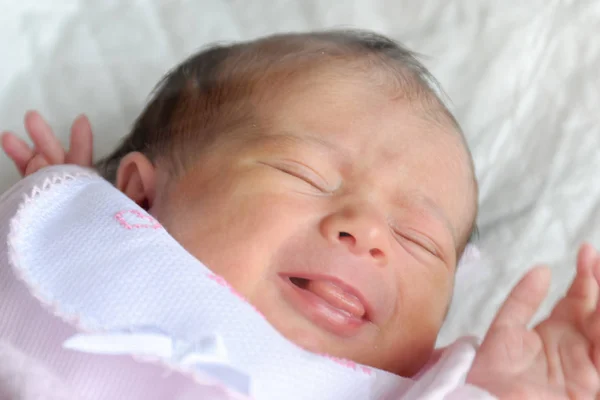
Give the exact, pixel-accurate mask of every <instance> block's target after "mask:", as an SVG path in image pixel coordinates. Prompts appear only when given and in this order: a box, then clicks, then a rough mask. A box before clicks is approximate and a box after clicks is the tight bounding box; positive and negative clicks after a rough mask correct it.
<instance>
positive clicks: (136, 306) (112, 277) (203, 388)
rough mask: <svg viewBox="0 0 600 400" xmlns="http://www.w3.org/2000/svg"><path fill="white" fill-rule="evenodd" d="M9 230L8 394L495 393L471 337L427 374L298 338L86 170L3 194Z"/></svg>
mask: <svg viewBox="0 0 600 400" xmlns="http://www.w3.org/2000/svg"><path fill="white" fill-rule="evenodd" d="M199 223H201V221H199ZM0 240H1V241H0V398H2V399H4V398H7V399H13V398H14V399H17V398H18V399H34V398H35V399H37V398H44V399H89V400H101V399H107V400H109V399H110V400H121V399H123V400H125V399H126V400H135V399H140V400H141V399H144V400H159V399H176V400H184V399H185V400H187V399H215V400H219V399H231V400H233V399H257V400H263V399H264V400H269V399H286V400H303V399H317V400H318V399H323V400H328V399H336V400H337V399H348V400H352V399H357V400H370V399H373V400H375V399H386V400H396V399H465V400H468V399H491V398H492V397H491V396H490V395H489V394H487V393H486V392H485V391H483V390H480V389H478V388H476V387H473V386H470V385H466V384H465V383H464V381H465V376H466V374H467V371H468V370H469V368H470V365H471V362H472V360H473V357H474V354H475V351H476V347H477V343H476V341H475V340H474V339H472V338H463V339H460V340H458V341H457V342H455V343H454V344H453V345H451V346H449V347H448V348H446V349H445V350H444V351H442V352H440V354H439V357H437V359H436V361H435V362H432V363H431V365H429V366H428V367H427V368H426V369H425V370H424V371H422V372H421V373H420V374H419V375H418V377H417V378H414V379H408V378H402V377H399V376H396V375H393V374H390V373H387V372H385V371H381V370H377V369H374V368H371V367H367V366H364V365H359V364H356V363H354V362H352V361H348V360H341V359H335V358H333V357H328V356H325V355H317V354H313V353H310V352H307V351H305V350H303V349H301V348H299V347H298V346H296V345H295V344H293V343H291V342H290V341H288V340H287V339H285V338H284V337H283V336H281V335H280V334H279V333H278V332H277V331H276V330H275V329H274V328H273V327H271V325H269V324H268V323H267V321H266V320H265V319H264V318H263V317H262V316H261V315H260V313H258V312H257V311H256V310H255V309H254V308H253V307H252V306H251V305H250V304H248V303H247V302H246V301H245V300H244V299H243V298H241V297H240V296H238V295H237V294H236V293H235V292H234V291H233V290H232V289H231V288H230V287H229V286H228V285H227V283H226V282H225V281H224V280H223V279H222V278H220V277H218V276H216V275H214V274H213V273H212V272H211V271H210V270H209V269H208V268H207V267H206V266H204V265H203V264H202V263H201V262H200V261H198V260H197V259H195V258H194V257H193V256H191V255H190V254H189V253H187V252H186V251H185V250H184V249H183V248H182V247H181V246H180V245H179V244H178V243H177V242H176V241H175V240H174V239H173V238H172V237H171V236H170V235H169V234H168V233H167V232H166V231H165V230H164V229H163V228H162V227H161V225H160V224H159V223H158V222H157V221H156V220H155V219H154V218H152V217H151V216H150V215H149V214H147V213H146V212H145V211H144V210H143V209H141V208H139V207H138V206H137V205H136V204H135V203H133V202H132V201H131V200H130V199H128V198H127V197H126V196H124V195H123V194H122V193H120V192H119V191H118V190H116V189H115V188H114V187H113V186H112V185H110V184H109V183H108V182H106V181H105V180H103V179H102V178H101V177H99V176H97V175H96V174H95V173H94V172H92V171H90V170H87V169H82V168H78V167H75V166H61V167H52V168H46V169H44V170H42V171H40V172H38V173H37V174H34V175H32V176H30V177H28V178H26V179H24V180H22V181H21V182H19V183H18V184H17V185H15V186H14V187H13V188H12V189H10V190H9V191H8V192H6V193H5V194H4V195H2V197H0Z"/></svg>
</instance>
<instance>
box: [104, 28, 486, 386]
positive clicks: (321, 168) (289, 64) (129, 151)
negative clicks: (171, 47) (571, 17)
mask: <svg viewBox="0 0 600 400" xmlns="http://www.w3.org/2000/svg"><path fill="white" fill-rule="evenodd" d="M433 85H435V82H434V81H433V80H432V79H431V76H430V75H429V73H428V72H427V70H426V69H425V68H424V67H423V66H422V65H421V64H419V62H418V61H417V60H416V59H415V58H414V56H413V55H412V54H411V53H410V52H409V51H407V50H405V49H403V48H402V47H400V46H399V45H397V44H396V43H393V42H392V41H390V40H388V39H386V38H383V37H380V36H378V35H375V34H370V33H364V32H329V33H317V34H298V35H279V36H273V37H268V38H265V39H261V40H258V41H254V42H249V43H242V44H237V45H233V46H225V47H213V48H211V49H208V50H206V51H204V52H201V53H199V54H197V55H195V56H193V57H191V58H190V59H188V60H186V61H185V62H184V63H183V64H181V65H180V66H178V67H177V68H176V69H174V70H173V71H172V72H171V73H169V74H168V75H167V76H166V77H165V78H164V80H163V81H162V82H161V83H160V85H159V86H158V88H157V90H156V93H155V95H154V97H153V99H152V100H151V102H150V103H149V105H148V106H147V108H146V109H145V110H144V112H143V113H142V114H141V116H140V117H139V118H138V120H137V121H136V123H135V126H134V128H133V131H132V132H131V134H130V135H129V136H128V137H127V138H126V139H125V141H124V142H123V143H122V145H121V146H120V147H119V149H117V150H116V151H115V152H114V153H113V154H112V155H110V156H109V157H108V158H107V159H105V160H103V161H102V162H101V163H100V164H99V167H100V169H101V170H102V171H104V172H105V174H106V176H107V177H108V178H109V179H111V180H113V181H114V182H115V184H116V185H117V187H118V188H119V189H120V190H122V191H123V192H124V193H125V194H127V195H128V196H129V197H131V198H132V199H133V200H134V201H136V202H137V203H138V204H140V205H142V206H144V207H146V208H147V209H148V210H149V211H150V213H152V214H153V215H154V216H155V217H156V218H157V219H158V220H159V221H160V222H161V223H162V224H163V225H164V227H165V228H166V229H167V230H168V231H169V232H170V234H171V235H172V236H173V237H174V238H175V239H176V240H177V241H178V242H179V243H181V245H182V246H183V247H184V248H185V249H186V250H187V251H189V252H190V253H191V254H193V255H194V256H196V257H197V258H198V259H199V260H201V261H202V262H203V263H205V264H206V265H207V266H208V267H209V268H210V269H211V270H213V271H214V272H215V273H217V274H219V275H221V276H223V277H224V278H225V279H226V280H227V281H228V282H229V283H230V284H231V285H232V286H233V287H234V288H235V289H237V291H238V292H240V293H241V294H242V295H244V296H245V297H246V298H247V299H248V300H249V301H250V302H251V303H252V304H253V305H254V306H255V307H256V308H257V309H258V310H260V311H261V312H262V313H263V314H264V316H265V317H266V319H267V320H268V321H269V322H270V323H271V324H272V325H273V326H274V327H275V328H276V329H278V330H279V331H280V332H281V333H282V334H283V335H284V336H286V337H287V338H288V339H290V340H292V341H293V342H295V343H297V344H299V345H300V346H302V347H304V348H306V349H308V350H311V351H315V352H319V353H328V354H331V355H333V356H337V357H343V358H348V359H352V360H354V361H357V362H360V363H363V364H367V365H371V366H374V367H378V368H381V369H385V370H388V371H392V372H395V373H398V374H400V375H404V376H410V375H412V374H414V373H416V372H417V371H418V370H419V369H421V367H422V366H423V365H424V364H425V363H426V362H427V361H428V359H429V357H430V355H431V352H432V350H433V348H434V345H435V341H436V338H437V335H438V332H439V329H440V327H441V325H442V322H443V320H444V316H445V314H446V310H447V307H448V304H449V302H450V298H451V294H452V288H453V282H454V275H455V268H456V264H457V260H458V258H459V256H460V254H461V253H462V251H463V249H464V247H465V245H466V243H467V241H468V239H469V237H470V234H471V232H472V230H473V226H474V220H475V214H476V210H477V205H476V204H477V187H476V183H475V180H474V174H473V168H472V162H471V157H470V155H469V152H468V150H467V148H466V146H465V142H464V139H463V136H462V134H461V133H460V129H459V127H458V125H457V123H456V122H455V120H454V119H453V117H452V116H451V114H450V113H449V112H448V111H447V109H446V108H445V107H444V105H443V103H442V102H441V101H440V99H439V98H438V97H437V95H436V92H435V88H434V87H433Z"/></svg>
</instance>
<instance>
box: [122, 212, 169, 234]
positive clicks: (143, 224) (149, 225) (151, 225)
mask: <svg viewBox="0 0 600 400" xmlns="http://www.w3.org/2000/svg"><path fill="white" fill-rule="evenodd" d="M127 214H132V215H134V216H135V217H136V218H139V219H140V223H137V224H130V223H129V222H127V220H126V218H125V216H126V215H127ZM115 219H116V220H117V221H118V222H119V224H121V226H122V227H123V228H125V229H129V230H132V229H160V228H162V225H161V224H160V223H159V222H158V221H157V220H155V219H154V218H152V217H151V216H150V215H148V214H144V213H142V212H141V211H139V210H123V211H119V212H118V213H117V214H115Z"/></svg>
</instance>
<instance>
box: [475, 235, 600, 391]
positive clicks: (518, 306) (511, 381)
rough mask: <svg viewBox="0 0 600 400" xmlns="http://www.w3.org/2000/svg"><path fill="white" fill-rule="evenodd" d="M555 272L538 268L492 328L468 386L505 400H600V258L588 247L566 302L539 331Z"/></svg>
mask: <svg viewBox="0 0 600 400" xmlns="http://www.w3.org/2000/svg"><path fill="white" fill-rule="evenodd" d="M549 282H550V274H549V271H548V270H547V269H545V268H536V269H534V270H532V271H531V272H530V273H528V274H527V275H526V276H525V277H524V278H523V279H522V280H521V281H520V282H519V284H517V286H516V287H515V288H514V289H513V291H512V292H511V294H510V295H509V297H508V299H507V300H506V302H505V303H504V305H503V306H502V308H501V309H500V311H499V313H498V315H497V316H496V319H495V320H494V322H493V323H492V325H491V327H490V330H489V331H488V333H487V335H486V337H485V339H484V341H483V343H482V345H481V348H480V349H479V351H478V353H477V356H476V357H475V361H474V363H473V367H472V368H471V371H470V372H469V376H468V378H467V382H468V383H471V384H474V385H476V386H479V387H481V388H484V389H486V390H488V391H489V392H490V393H492V394H493V395H495V396H497V397H499V398H500V399H561V400H562V399H596V398H600V397H598V396H599V395H600V307H599V303H598V301H599V294H600V286H599V284H600V256H599V255H598V253H597V252H596V250H594V248H593V247H591V246H590V245H584V246H582V247H581V249H580V250H579V255H578V257H577V275H576V276H575V279H574V281H573V283H572V284H571V287H570V289H569V291H568V292H567V294H566V295H565V297H564V298H563V299H562V300H560V301H559V302H558V303H557V304H556V306H555V307H554V310H553V311H552V313H551V314H550V316H549V317H548V318H546V319H545V320H544V321H542V322H541V323H540V324H539V325H537V326H536V327H535V328H534V329H528V328H527V324H528V323H529V321H530V319H531V318H532V317H533V315H534V314H535V312H536V311H537V309H538V308H539V306H540V304H541V302H542V300H543V299H544V297H545V296H546V293H547V290H548V286H549Z"/></svg>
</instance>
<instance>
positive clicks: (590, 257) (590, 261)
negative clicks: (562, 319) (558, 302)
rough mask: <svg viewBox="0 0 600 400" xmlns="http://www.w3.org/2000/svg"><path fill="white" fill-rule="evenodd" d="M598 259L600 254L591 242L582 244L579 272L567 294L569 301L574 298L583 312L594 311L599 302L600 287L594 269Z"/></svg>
mask: <svg viewBox="0 0 600 400" xmlns="http://www.w3.org/2000/svg"><path fill="white" fill-rule="evenodd" d="M597 259H598V254H597V252H596V250H595V249H594V248H593V247H592V246H591V245H590V244H587V243H586V244H584V245H582V246H581V248H580V250H579V255H578V256H577V274H576V275H575V279H574V280H573V283H571V287H570V288H569V290H568V291H567V294H566V299H567V301H571V300H574V301H575V302H576V305H577V307H578V309H580V310H581V311H582V312H583V313H588V312H593V311H594V310H595V309H596V304H597V303H598V295H599V294H600V289H599V287H598V282H597V281H596V278H595V276H594V271H593V266H594V263H595V262H596V260H597ZM571 304H573V303H571Z"/></svg>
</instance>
